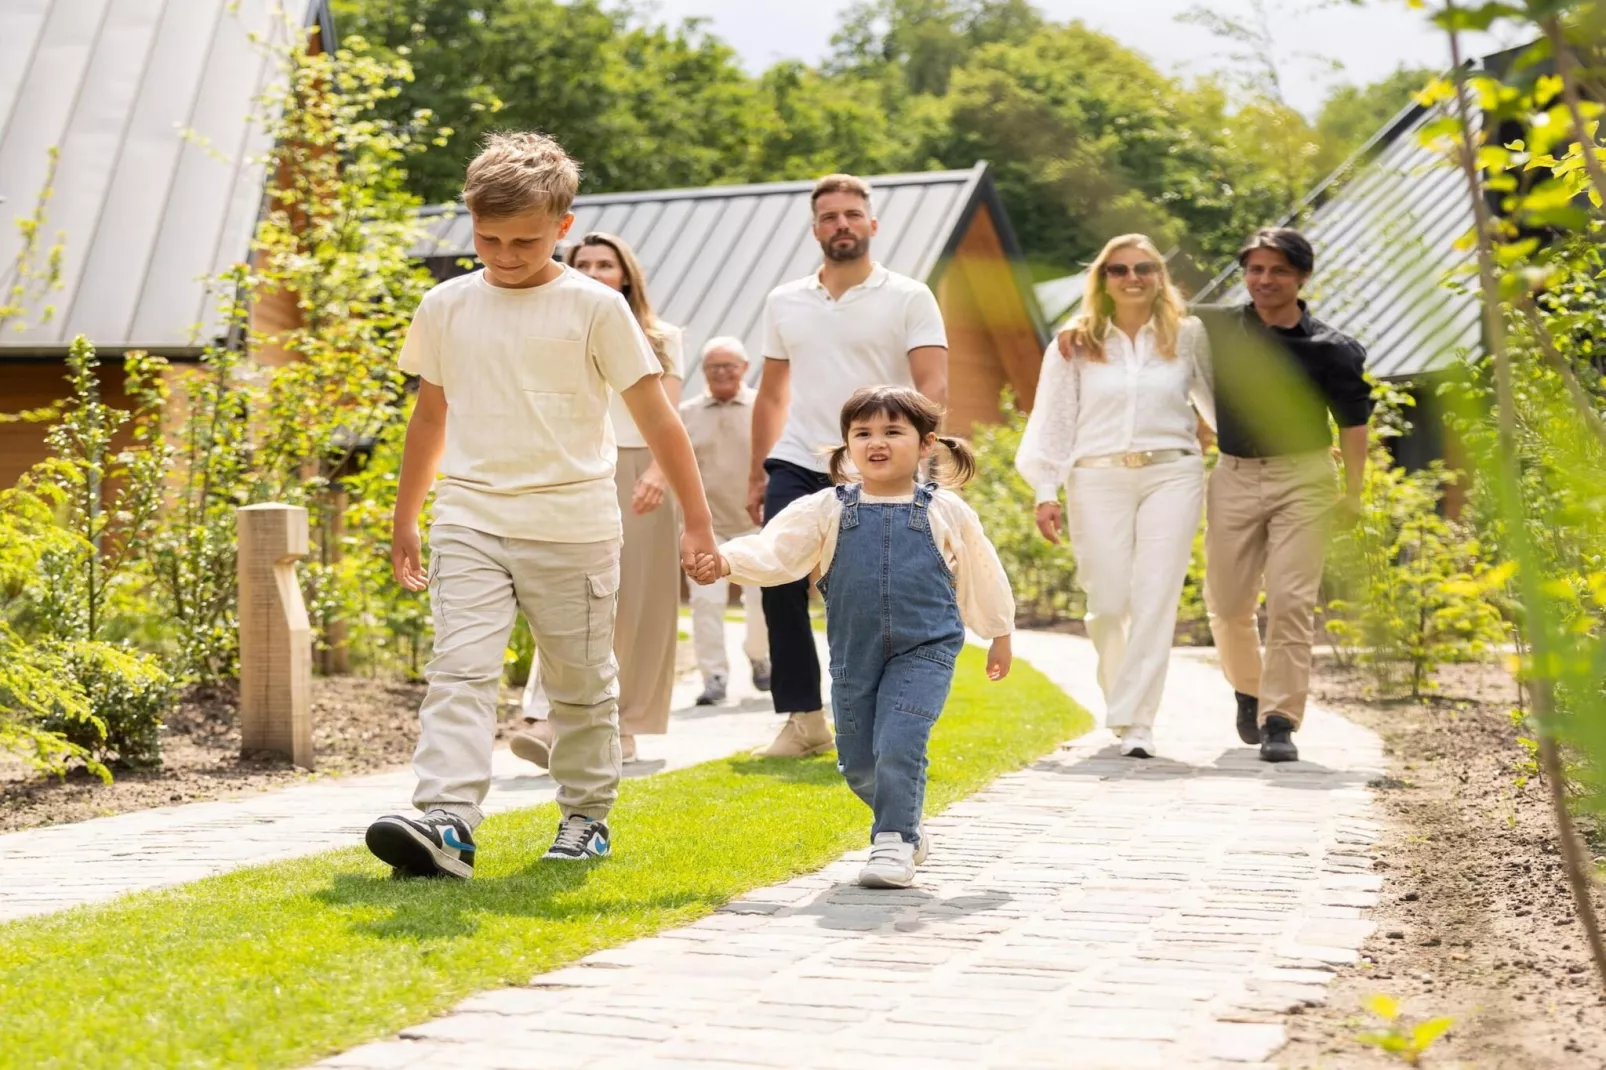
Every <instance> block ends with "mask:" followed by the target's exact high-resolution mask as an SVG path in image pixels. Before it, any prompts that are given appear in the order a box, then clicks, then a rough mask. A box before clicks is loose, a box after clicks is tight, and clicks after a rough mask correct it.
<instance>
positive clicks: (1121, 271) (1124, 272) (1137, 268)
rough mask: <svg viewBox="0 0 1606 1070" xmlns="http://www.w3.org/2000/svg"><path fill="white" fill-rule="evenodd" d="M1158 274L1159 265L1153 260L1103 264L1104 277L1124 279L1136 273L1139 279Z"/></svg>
mask: <svg viewBox="0 0 1606 1070" xmlns="http://www.w3.org/2000/svg"><path fill="white" fill-rule="evenodd" d="M1158 274H1160V265H1159V264H1156V263H1155V262H1154V261H1153V260H1144V261H1142V262H1141V263H1137V264H1130V265H1129V264H1105V265H1104V277H1105V278H1107V279H1124V278H1126V277H1127V276H1128V275H1136V276H1137V277H1138V278H1140V279H1147V278H1149V277H1150V276H1153V275H1158Z"/></svg>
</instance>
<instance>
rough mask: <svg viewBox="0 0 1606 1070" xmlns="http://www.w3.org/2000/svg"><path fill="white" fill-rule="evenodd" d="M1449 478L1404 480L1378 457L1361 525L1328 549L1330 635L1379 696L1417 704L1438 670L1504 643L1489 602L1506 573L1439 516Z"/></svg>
mask: <svg viewBox="0 0 1606 1070" xmlns="http://www.w3.org/2000/svg"><path fill="white" fill-rule="evenodd" d="M1451 478H1452V477H1451V476H1450V474H1449V473H1448V472H1447V471H1446V470H1445V468H1444V466H1443V465H1442V464H1435V465H1434V466H1433V467H1431V468H1428V469H1423V470H1420V471H1416V472H1407V471H1405V470H1404V469H1401V468H1398V467H1396V466H1394V465H1393V463H1392V461H1391V460H1390V458H1389V456H1388V454H1387V453H1386V452H1385V451H1384V450H1382V449H1381V448H1379V449H1377V450H1375V451H1374V454H1373V457H1372V463H1371V464H1369V465H1368V466H1367V472H1366V481H1365V484H1364V486H1363V489H1362V506H1361V516H1360V519H1359V522H1358V523H1356V524H1355V525H1354V526H1353V527H1350V528H1346V529H1345V530H1343V531H1340V532H1339V533H1338V534H1337V537H1336V538H1335V539H1334V540H1333V544H1332V546H1331V548H1330V550H1329V554H1330V558H1331V559H1330V564H1329V568H1328V576H1329V585H1330V587H1333V586H1336V587H1337V588H1338V590H1337V592H1336V595H1335V596H1334V597H1332V598H1330V600H1329V601H1328V603H1327V607H1326V612H1325V614H1324V621H1325V624H1326V628H1327V632H1328V634H1329V635H1330V636H1331V637H1332V638H1333V642H1334V645H1335V647H1337V646H1342V647H1344V648H1346V660H1352V661H1354V662H1356V663H1358V664H1359V665H1360V666H1361V667H1362V668H1363V669H1365V670H1367V672H1368V675H1369V677H1370V679H1371V681H1372V684H1373V686H1374V687H1375V689H1376V691H1377V692H1378V693H1379V694H1380V695H1383V696H1388V697H1394V696H1399V695H1402V694H1403V695H1409V696H1410V697H1411V698H1414V699H1420V698H1421V697H1422V696H1423V695H1424V694H1425V693H1426V692H1428V691H1430V690H1432V689H1433V687H1434V683H1433V673H1434V672H1435V670H1437V669H1438V667H1439V666H1440V665H1442V664H1445V663H1446V662H1463V661H1475V660H1478V659H1480V658H1483V657H1485V656H1487V655H1488V653H1489V652H1490V651H1491V650H1492V649H1494V648H1495V647H1496V646H1497V645H1498V644H1499V643H1500V642H1502V641H1503V640H1504V639H1505V635H1506V629H1505V622H1504V620H1503V619H1502V617H1501V615H1500V611H1499V609H1498V607H1497V605H1496V604H1495V603H1494V601H1492V599H1491V595H1493V594H1494V593H1496V592H1498V591H1499V590H1500V589H1501V588H1502V587H1503V584H1504V581H1505V579H1507V578H1508V577H1509V572H1508V571H1506V570H1503V569H1498V568H1494V567H1491V565H1490V563H1489V562H1490V558H1489V556H1488V555H1487V554H1486V553H1485V550H1484V547H1483V546H1482V544H1481V542H1480V540H1479V539H1478V537H1477V534H1476V532H1475V531H1473V530H1472V528H1471V527H1470V526H1469V525H1466V524H1461V523H1457V522H1454V521H1450V520H1447V519H1445V517H1443V516H1442V515H1440V513H1439V504H1440V501H1441V500H1442V498H1443V492H1444V488H1445V486H1446V485H1447V484H1448V483H1449V482H1450V480H1451Z"/></svg>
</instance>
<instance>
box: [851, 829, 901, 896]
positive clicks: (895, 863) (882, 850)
mask: <svg viewBox="0 0 1606 1070" xmlns="http://www.w3.org/2000/svg"><path fill="white" fill-rule="evenodd" d="M914 882H915V845H914V844H912V843H906V842H904V838H903V837H902V836H901V835H899V834H898V833H896V832H881V833H877V835H876V838H875V842H874V843H873V844H871V845H870V861H869V862H867V863H866V864H865V867H864V868H863V869H861V870H860V871H859V884H860V886H861V887H864V888H907V887H909V886H910V885H911V884H913V883H914Z"/></svg>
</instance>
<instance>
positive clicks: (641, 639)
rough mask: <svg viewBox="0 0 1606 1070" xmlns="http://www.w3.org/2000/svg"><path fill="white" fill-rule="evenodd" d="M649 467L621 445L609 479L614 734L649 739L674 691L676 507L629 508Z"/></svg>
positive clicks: (669, 502)
mask: <svg viewBox="0 0 1606 1070" xmlns="http://www.w3.org/2000/svg"><path fill="white" fill-rule="evenodd" d="M651 465H652V451H651V450H649V449H645V448H642V449H621V450H620V451H619V463H618V468H617V470H616V472H615V475H614V483H615V485H616V487H617V488H618V491H619V511H620V512H621V513H622V514H624V524H625V543H624V551H623V553H622V554H621V555H620V558H619V623H618V624H617V625H616V626H615V628H614V636H613V650H614V655H615V656H616V657H617V658H618V659H619V731H620V733H621V734H623V735H627V736H657V735H663V734H664V733H665V732H668V731H669V703H670V700H671V694H672V692H673V691H674V688H675V640H676V638H677V635H678V633H679V631H680V516H679V512H680V510H679V509H678V508H677V507H676V505H675V500H674V498H673V497H672V496H670V495H669V494H667V493H666V494H665V495H664V501H663V504H662V505H660V506H658V508H656V509H654V510H653V511H652V512H650V513H648V514H646V515H645V516H638V515H637V514H636V513H635V511H634V510H632V509H631V508H630V497H631V495H632V494H633V493H634V492H635V487H636V481H637V480H639V479H640V478H641V477H642V475H643V473H645V472H646V471H647V469H648V468H649V467H650V466H651Z"/></svg>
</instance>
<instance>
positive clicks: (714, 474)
mask: <svg viewBox="0 0 1606 1070" xmlns="http://www.w3.org/2000/svg"><path fill="white" fill-rule="evenodd" d="M757 397H758V391H756V390H754V389H753V388H752V387H750V386H747V385H745V384H743V386H742V388H741V389H740V390H738V391H737V393H736V396H735V397H733V398H731V399H730V400H729V401H716V400H715V399H714V396H713V395H712V394H707V393H704V394H698V395H697V396H696V397H694V398H687V399H686V400H685V401H684V402H682V403H681V406H680V419H681V422H682V423H684V424H685V425H686V434H688V435H690V436H691V448H692V452H694V453H695V454H696V455H697V468H698V470H699V471H700V472H701V473H702V476H703V489H704V490H705V491H706V492H707V493H708V508H709V510H710V511H712V512H713V514H714V530H715V531H716V532H718V533H719V534H720V536H721V537H723V538H730V537H732V536H735V535H739V534H741V533H742V532H745V531H750V530H751V529H752V527H753V520H752V518H751V517H749V516H748V515H747V475H748V471H749V467H750V464H751V462H752V456H753V401H754V399H755V398H757Z"/></svg>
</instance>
